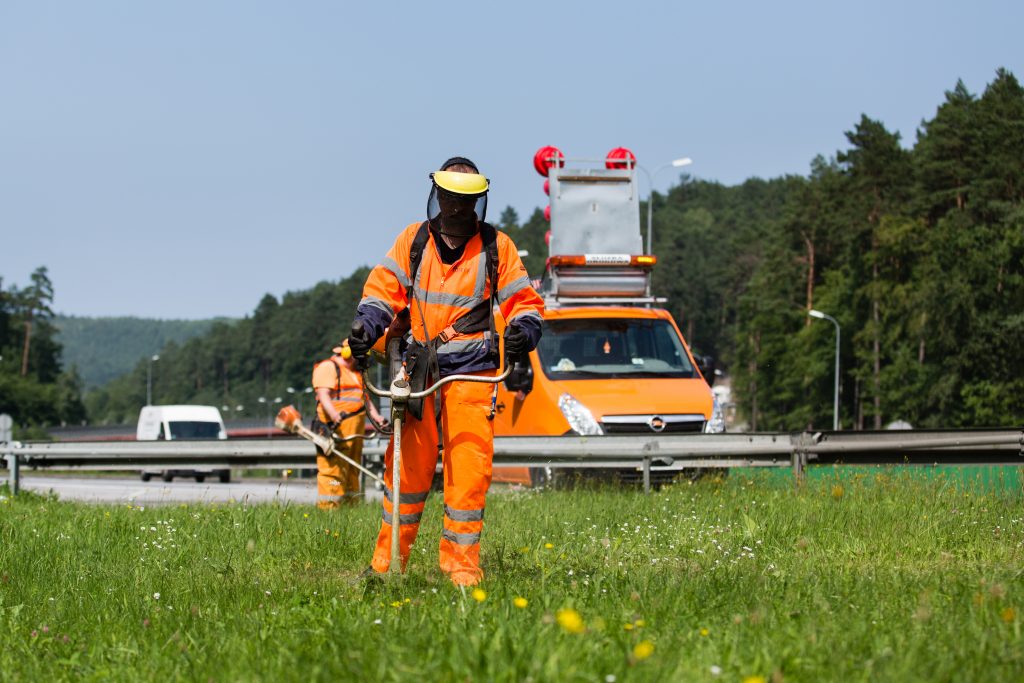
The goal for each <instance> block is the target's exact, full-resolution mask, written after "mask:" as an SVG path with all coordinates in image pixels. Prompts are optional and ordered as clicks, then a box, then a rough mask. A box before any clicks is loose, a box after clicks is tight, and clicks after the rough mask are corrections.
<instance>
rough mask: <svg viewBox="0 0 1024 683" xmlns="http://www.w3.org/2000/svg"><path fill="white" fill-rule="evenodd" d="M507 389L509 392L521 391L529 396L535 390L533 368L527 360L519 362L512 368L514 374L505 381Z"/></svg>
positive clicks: (510, 374)
mask: <svg viewBox="0 0 1024 683" xmlns="http://www.w3.org/2000/svg"><path fill="white" fill-rule="evenodd" d="M505 388H506V389H508V390H509V391H512V392H516V391H521V392H523V393H524V394H528V393H530V392H531V391H532V390H533V368H532V367H531V366H530V361H529V360H528V359H527V360H525V361H523V360H517V361H516V363H515V365H513V366H512V372H511V373H509V376H508V377H507V378H506V379H505Z"/></svg>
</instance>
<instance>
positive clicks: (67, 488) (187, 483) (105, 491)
mask: <svg viewBox="0 0 1024 683" xmlns="http://www.w3.org/2000/svg"><path fill="white" fill-rule="evenodd" d="M21 486H22V488H23V489H25V490H27V491H35V492H37V493H48V492H50V491H53V492H54V493H56V494H57V495H58V496H59V497H60V498H61V500H77V501H83V502H88V503H121V504H128V503H130V504H134V505H166V504H171V503H245V504H249V505H255V504H257V503H273V502H277V503H281V504H284V503H290V504H292V505H316V480H315V479H288V480H274V479H242V480H241V481H232V482H231V483H229V484H221V483H219V482H216V481H214V482H206V483H202V484H197V483H196V482H195V481H192V480H189V479H175V480H174V481H173V482H171V483H165V482H163V481H158V480H154V481H148V482H144V481H141V480H139V479H138V478H134V479H130V478H123V479H122V478H113V477H47V476H36V475H33V474H26V473H23V475H22V478H21ZM368 497H369V498H370V499H375V500H379V499H380V493H379V492H377V491H370V492H369V494H368Z"/></svg>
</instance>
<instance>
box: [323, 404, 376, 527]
mask: <svg viewBox="0 0 1024 683" xmlns="http://www.w3.org/2000/svg"><path fill="white" fill-rule="evenodd" d="M365 420H366V414H365V413H359V414H358V415H351V416H349V417H346V418H345V419H344V420H342V421H341V424H340V425H339V426H338V429H337V431H336V434H338V436H340V437H342V438H344V437H346V436H353V435H362V434H363V430H364V429H365V428H366V421H365ZM336 444H337V449H338V450H339V451H341V452H342V453H344V454H345V455H347V456H348V457H350V458H352V459H353V460H355V461H356V462H358V463H359V464H360V465H361V464H363V461H362V457H363V440H362V439H352V440H351V441H338V442H336ZM316 469H317V473H316V506H317V507H318V508H320V509H321V510H333V509H335V508H338V507H341V505H342V504H343V503H344V504H351V503H354V502H355V500H356V497H357V496H358V495H359V476H360V472H359V470H357V469H356V468H355V467H353V466H352V465H350V464H349V463H347V462H345V461H344V460H342V459H341V458H339V457H338V456H336V455H334V454H333V453H327V454H324V453H323V452H321V450H320V449H319V448H317V450H316Z"/></svg>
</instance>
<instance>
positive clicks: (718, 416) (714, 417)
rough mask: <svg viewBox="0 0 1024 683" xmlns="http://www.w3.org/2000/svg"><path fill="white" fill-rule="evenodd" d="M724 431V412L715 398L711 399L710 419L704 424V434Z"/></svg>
mask: <svg viewBox="0 0 1024 683" xmlns="http://www.w3.org/2000/svg"><path fill="white" fill-rule="evenodd" d="M724 431H725V414H724V413H722V404H721V403H719V402H718V399H717V398H712V399H711V419H710V420H708V421H707V422H706V423H705V424H704V433H705V434H720V433H722V432H724Z"/></svg>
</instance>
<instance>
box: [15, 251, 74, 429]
mask: <svg viewBox="0 0 1024 683" xmlns="http://www.w3.org/2000/svg"><path fill="white" fill-rule="evenodd" d="M52 305H53V283H52V282H51V281H50V276H49V272H48V271H47V269H46V268H45V267H40V268H37V269H36V270H35V271H34V272H33V273H32V275H31V276H30V280H29V284H28V285H27V286H24V287H19V286H17V285H11V286H9V287H7V288H4V286H3V280H2V278H0V413H7V414H9V415H10V416H11V417H13V418H14V421H15V424H16V425H17V427H18V428H19V429H18V431H19V434H17V435H16V436H21V437H25V436H32V435H39V434H40V433H41V432H39V431H33V430H31V429H25V428H27V427H32V426H37V425H46V424H50V425H53V424H61V423H67V424H77V423H81V422H82V421H83V420H85V419H86V411H85V407H84V406H83V404H82V401H81V380H80V379H79V377H78V373H77V370H76V369H75V368H74V367H72V368H70V369H68V370H65V369H64V368H63V360H62V358H61V352H62V348H61V345H60V343H59V342H57V340H56V336H57V330H56V328H55V327H54V324H53V318H54V313H53V308H52Z"/></svg>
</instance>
